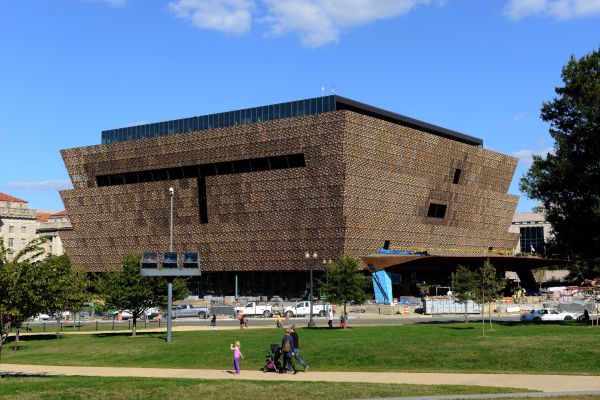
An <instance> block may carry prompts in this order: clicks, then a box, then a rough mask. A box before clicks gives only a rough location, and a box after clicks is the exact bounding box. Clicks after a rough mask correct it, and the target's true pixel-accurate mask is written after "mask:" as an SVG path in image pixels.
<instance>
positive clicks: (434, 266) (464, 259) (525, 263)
mask: <svg viewBox="0 0 600 400" xmlns="http://www.w3.org/2000/svg"><path fill="white" fill-rule="evenodd" d="M362 260H363V262H364V263H365V264H366V265H367V266H369V270H370V271H371V272H375V271H380V270H382V269H385V270H387V271H390V272H394V273H402V272H415V271H422V270H455V269H456V268H457V267H458V266H459V265H463V266H465V267H480V266H481V265H483V263H484V262H485V260H490V262H491V263H492V265H493V266H494V267H495V268H496V270H498V271H520V270H531V269H535V268H541V267H547V266H550V265H560V264H563V265H564V264H566V263H568V261H565V260H557V259H546V258H540V257H531V256H529V257H526V256H523V257H518V256H503V255H497V254H482V255H416V254H409V255H403V254H379V253H375V254H370V255H368V256H364V257H362Z"/></svg>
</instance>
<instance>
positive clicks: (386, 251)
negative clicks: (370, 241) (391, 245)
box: [377, 249, 410, 256]
mask: <svg viewBox="0 0 600 400" xmlns="http://www.w3.org/2000/svg"><path fill="white" fill-rule="evenodd" d="M377 253H379V254H402V255H405V256H407V255H409V254H410V252H409V251H408V250H386V249H379V250H377Z"/></svg>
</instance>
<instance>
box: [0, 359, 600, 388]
mask: <svg viewBox="0 0 600 400" xmlns="http://www.w3.org/2000/svg"><path fill="white" fill-rule="evenodd" d="M0 369H1V370H2V371H3V372H4V373H11V374H43V375H78V376H111V377H140V378H188V379H243V380H270V381H328V382H368V383H403V384H415V385H471V386H495V387H507V388H520V389H529V390H539V391H543V392H581V391H597V390H600V376H579V375H519V374H458V373H457V374H452V373H403V372H318V371H316V372H313V371H310V372H308V373H298V374H296V375H292V374H275V373H263V372H261V371H248V370H242V374H241V375H233V374H230V373H229V372H228V371H223V370H207V369H169V368H115V367H74V366H52V365H19V364H2V365H1V366H0Z"/></svg>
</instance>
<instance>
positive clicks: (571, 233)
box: [520, 48, 600, 277]
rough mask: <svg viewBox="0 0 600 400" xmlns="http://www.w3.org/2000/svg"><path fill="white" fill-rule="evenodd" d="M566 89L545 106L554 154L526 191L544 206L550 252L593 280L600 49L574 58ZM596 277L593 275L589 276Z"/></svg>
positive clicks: (539, 159)
mask: <svg viewBox="0 0 600 400" xmlns="http://www.w3.org/2000/svg"><path fill="white" fill-rule="evenodd" d="M562 80H563V83H564V85H563V86H562V87H557V88H556V89H555V91H556V94H557V97H556V98H554V99H553V100H552V101H549V102H546V103H544V104H543V106H542V110H541V118H542V120H544V121H545V122H548V123H549V124H550V135H551V136H552V138H553V139H554V150H553V152H551V153H548V154H546V155H545V156H534V158H533V164H532V165H531V167H530V169H529V171H528V172H527V174H526V175H525V176H524V177H523V178H522V179H521V182H520V189H521V190H522V191H523V192H525V193H527V195H528V196H529V197H530V198H532V199H537V200H540V201H541V202H542V203H543V206H544V209H545V212H546V218H547V219H548V222H550V224H551V225H552V230H553V233H554V239H553V240H552V241H551V242H550V243H549V244H548V250H547V251H546V253H550V254H557V255H560V256H565V257H569V258H571V259H574V260H576V261H577V262H579V263H580V265H579V268H580V270H581V271H582V272H583V273H584V274H587V275H596V274H598V273H600V229H598V226H600V48H599V49H598V50H596V51H593V52H591V53H590V54H588V55H586V56H584V57H582V58H580V59H576V58H575V57H574V56H571V59H570V60H569V62H568V63H567V65H566V66H565V67H563V70H562ZM588 277H590V276H588Z"/></svg>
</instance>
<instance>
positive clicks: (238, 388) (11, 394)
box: [0, 377, 522, 400]
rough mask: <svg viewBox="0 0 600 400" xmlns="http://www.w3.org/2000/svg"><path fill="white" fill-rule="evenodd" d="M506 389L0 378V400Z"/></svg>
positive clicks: (292, 397) (234, 398)
mask: <svg viewBox="0 0 600 400" xmlns="http://www.w3.org/2000/svg"><path fill="white" fill-rule="evenodd" d="M515 391H519V392H521V391H522V390H511V389H506V388H490V387H474V386H448V385H436V386H434V385H431V386H429V385H394V384H385V385H384V384H369V383H333V382H263V381H243V380H240V381H234V380H230V381H210V380H192V379H148V378H95V377H52V378H42V377H37V378H31V377H29V378H23V377H14V378H12V377H10V378H4V379H0V399H11V400H19V399H22V400H37V399H44V400H46V399H69V400H74V399H115V400H119V399H123V400H130V399H160V398H163V399H178V400H186V399H224V400H238V399H239V400H248V399H279V398H285V399H286V400H296V399H297V400H305V399H325V400H336V399H357V398H373V397H399V396H433V395H442V394H475V393H510V392H515Z"/></svg>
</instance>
